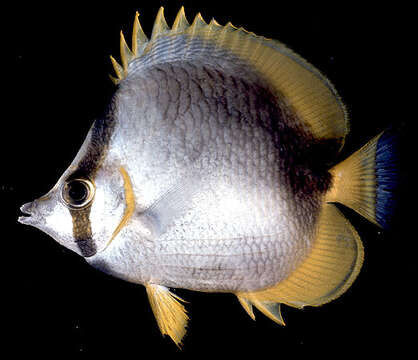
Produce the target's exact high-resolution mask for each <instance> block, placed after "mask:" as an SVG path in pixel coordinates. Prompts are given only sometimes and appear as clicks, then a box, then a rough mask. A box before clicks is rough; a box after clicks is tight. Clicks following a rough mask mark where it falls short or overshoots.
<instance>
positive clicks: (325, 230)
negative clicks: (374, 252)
mask: <svg viewBox="0 0 418 360" xmlns="http://www.w3.org/2000/svg"><path fill="white" fill-rule="evenodd" d="M362 262H363V246H362V243H361V240H360V237H359V236H358V234H357V232H356V231H355V230H354V228H353V227H352V225H351V224H350V223H349V221H348V220H347V219H346V218H345V217H344V216H343V215H342V214H341V212H340V211H339V210H338V209H337V208H336V206H334V205H333V204H326V203H325V204H324V205H323V208H322V211H321V214H320V217H319V221H318V225H317V230H316V238H315V241H314V244H313V248H312V250H311V253H310V254H309V255H308V256H307V257H306V259H304V260H303V262H302V263H301V264H300V265H299V266H298V267H297V268H296V269H295V270H294V271H293V272H292V273H291V274H290V275H289V276H288V277H287V278H286V279H285V280H283V281H281V282H280V283H278V284H276V285H275V286H273V287H270V288H267V289H263V290H259V291H252V292H240V293H237V294H236V295H237V296H238V297H239V298H244V299H245V301H249V302H251V303H252V304H254V305H255V306H257V307H258V308H259V309H260V310H261V311H262V312H263V313H264V314H266V315H267V316H269V317H270V318H272V319H273V320H275V319H274V316H273V315H271V316H270V315H269V312H270V314H272V310H271V306H266V305H265V304H267V305H271V303H283V304H287V305H290V306H293V307H298V308H302V307H304V306H307V305H310V306H319V305H322V304H325V303H327V302H330V301H332V300H333V299H335V298H337V297H339V296H340V295H342V294H343V293H344V292H345V291H346V290H347V289H348V288H349V287H350V286H351V284H352V283H353V281H354V279H355V278H356V277H357V275H358V273H359V271H360V268H361V265H362ZM240 301H241V303H242V302H243V301H244V300H240ZM260 303H261V304H262V305H263V306H264V309H263V307H261V308H260V307H259V304H260ZM275 321H276V320H275Z"/></svg>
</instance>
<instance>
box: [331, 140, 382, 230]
mask: <svg viewBox="0 0 418 360" xmlns="http://www.w3.org/2000/svg"><path fill="white" fill-rule="evenodd" d="M382 134H383V133H381V134H379V135H378V136H376V137H375V138H374V139H372V140H371V141H369V142H368V143H367V144H366V145H364V146H363V147H362V148H361V149H359V150H357V151H356V152H355V153H354V154H352V155H351V156H349V157H348V158H347V159H345V160H344V161H342V162H341V163H339V164H337V165H335V166H334V167H333V168H332V169H331V170H330V172H331V174H332V176H333V182H332V186H331V188H330V190H329V191H328V193H327V195H326V199H325V200H326V201H327V202H339V203H341V204H344V205H346V206H348V207H350V208H352V209H353V210H355V211H356V212H358V213H359V214H360V215H362V216H364V217H365V218H366V219H368V220H369V221H371V222H372V223H374V224H376V225H379V223H378V222H377V220H376V204H377V202H376V195H377V190H378V187H377V178H376V151H377V144H378V140H379V138H380V137H381V136H382Z"/></svg>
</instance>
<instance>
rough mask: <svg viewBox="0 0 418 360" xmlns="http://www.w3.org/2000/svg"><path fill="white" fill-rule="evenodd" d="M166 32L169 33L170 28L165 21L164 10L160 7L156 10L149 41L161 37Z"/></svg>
mask: <svg viewBox="0 0 418 360" xmlns="http://www.w3.org/2000/svg"><path fill="white" fill-rule="evenodd" d="M168 31H170V28H169V26H168V25H167V22H166V21H165V17H164V8H163V7H162V6H161V7H160V9H159V10H158V14H157V17H156V19H155V22H154V26H153V28H152V33H151V41H152V40H155V39H156V38H157V37H158V36H161V35H163V34H165V33H166V32H168Z"/></svg>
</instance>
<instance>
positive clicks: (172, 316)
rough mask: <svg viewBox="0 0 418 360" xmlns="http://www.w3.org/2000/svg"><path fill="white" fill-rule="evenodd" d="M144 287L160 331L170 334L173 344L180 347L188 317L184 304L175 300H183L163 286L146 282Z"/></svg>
mask: <svg viewBox="0 0 418 360" xmlns="http://www.w3.org/2000/svg"><path fill="white" fill-rule="evenodd" d="M145 287H146V289H147V295H148V300H149V302H150V304H151V308H152V311H153V313H154V316H155V319H156V321H157V324H158V327H159V328H160V331H161V333H162V334H163V335H168V336H170V337H171V339H172V340H173V341H174V342H175V344H176V345H177V346H178V347H180V346H181V340H182V339H183V337H184V335H185V334H186V326H187V321H188V320H189V317H188V316H187V314H186V309H185V308H184V306H183V305H182V304H181V303H180V302H179V301H177V300H180V301H184V300H183V299H182V298H180V297H178V296H177V295H175V294H173V293H171V292H170V291H169V290H168V289H167V288H166V287H164V286H161V285H155V284H147V285H145Z"/></svg>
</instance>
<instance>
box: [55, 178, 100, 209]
mask: <svg viewBox="0 0 418 360" xmlns="http://www.w3.org/2000/svg"><path fill="white" fill-rule="evenodd" d="M93 196H94V185H93V184H92V183H91V182H90V181H89V180H86V179H74V180H70V181H68V182H66V183H65V184H64V186H63V188H62V199H63V200H64V202H65V204H66V205H67V206H69V207H71V208H82V207H84V206H86V205H87V204H89V203H90V202H91V200H92V199H93Z"/></svg>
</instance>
